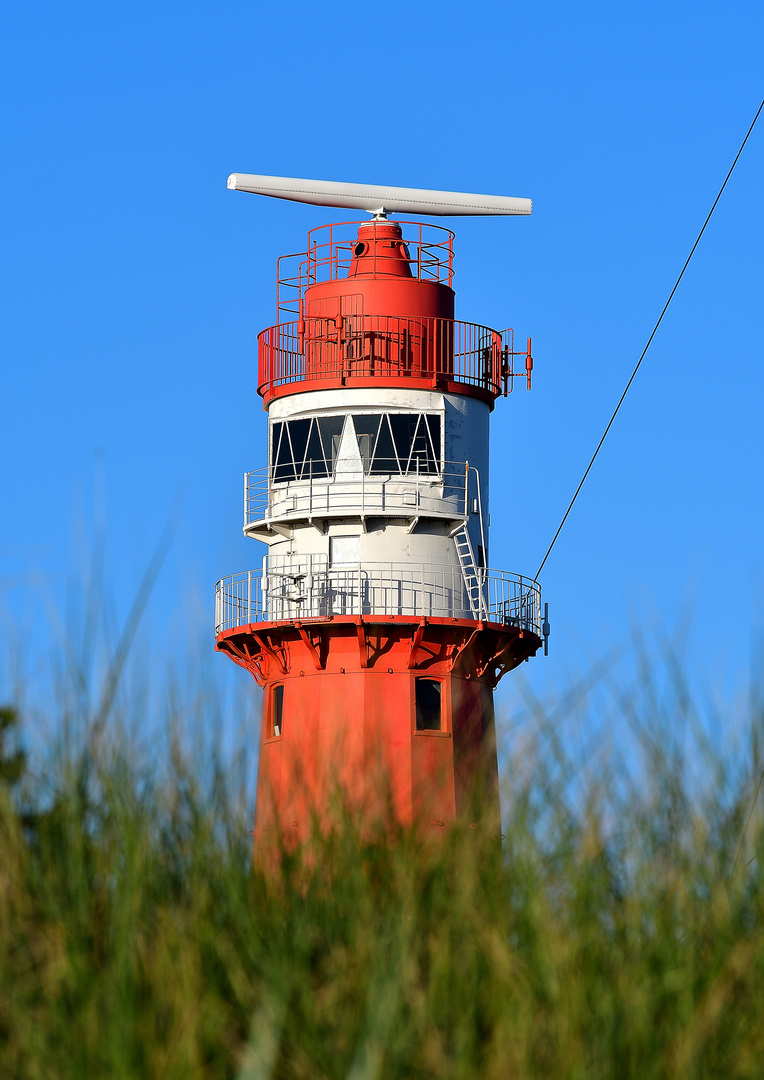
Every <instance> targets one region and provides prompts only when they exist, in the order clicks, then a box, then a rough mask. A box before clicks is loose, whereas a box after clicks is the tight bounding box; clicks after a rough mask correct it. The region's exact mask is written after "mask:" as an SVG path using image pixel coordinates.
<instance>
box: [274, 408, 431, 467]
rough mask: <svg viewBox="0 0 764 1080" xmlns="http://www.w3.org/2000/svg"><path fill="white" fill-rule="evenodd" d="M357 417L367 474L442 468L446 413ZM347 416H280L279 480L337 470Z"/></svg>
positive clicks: (276, 438) (276, 429) (276, 428)
mask: <svg viewBox="0 0 764 1080" xmlns="http://www.w3.org/2000/svg"><path fill="white" fill-rule="evenodd" d="M351 419H352V423H353V428H354V430H355V437H356V441H357V444H358V452H359V455H360V458H361V462H362V464H363V471H364V472H365V473H366V474H367V475H371V476H382V475H390V474H392V475H396V474H397V475H406V474H409V473H417V474H419V475H420V476H421V475H424V476H434V475H438V474H439V473H440V454H441V417H440V414H438V413H354V414H353V415H352V417H351ZM345 420H346V417H344V416H320V417H311V418H300V419H296V420H274V421H273V423H272V424H271V468H272V470H273V474H272V477H273V481H274V483H286V482H289V481H291V480H308V479H310V478H313V479H320V478H325V477H328V476H333V475H334V471H335V466H336V464H337V455H338V454H339V448H340V443H341V442H342V432H343V429H344V425H345Z"/></svg>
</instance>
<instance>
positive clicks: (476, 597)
mask: <svg viewBox="0 0 764 1080" xmlns="http://www.w3.org/2000/svg"><path fill="white" fill-rule="evenodd" d="M451 535H452V536H453V538H454V543H455V545H456V554H457V556H458V558H459V565H460V566H461V568H462V578H463V579H464V589H465V591H466V593H467V599H468V601H469V605H470V611H471V613H472V616H473V618H475V619H487V618H488V606H487V605H486V602H485V595H484V593H483V575H482V574H481V572H480V571H479V570H478V568H477V567H476V566H475V555H474V553H473V551H472V543H471V541H470V534H469V532H468V531H467V522H466V521H463V522H462V523H461V524H460V525H459V526H458V527H457V528H456V529H454V531H453V532H452V533H451Z"/></svg>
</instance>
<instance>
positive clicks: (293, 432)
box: [271, 416, 345, 483]
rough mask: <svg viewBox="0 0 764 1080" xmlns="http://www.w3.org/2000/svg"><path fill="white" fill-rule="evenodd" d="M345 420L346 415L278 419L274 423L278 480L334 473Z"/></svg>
mask: <svg viewBox="0 0 764 1080" xmlns="http://www.w3.org/2000/svg"><path fill="white" fill-rule="evenodd" d="M344 423H345V417H344V416H325V417H320V418H318V417H313V418H311V419H300V420H276V421H274V422H273V424H271V467H272V469H273V480H274V482H275V483H285V482H287V481H289V480H307V479H309V478H310V477H313V478H314V479H316V478H320V477H326V476H331V475H332V473H333V472H334V465H335V462H336V460H337V452H338V450H339V444H340V441H341V439H342V428H343V425H344Z"/></svg>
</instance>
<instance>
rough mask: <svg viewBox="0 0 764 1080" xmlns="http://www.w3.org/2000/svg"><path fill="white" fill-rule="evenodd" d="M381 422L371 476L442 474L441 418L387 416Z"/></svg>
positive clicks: (404, 414)
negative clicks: (387, 474) (384, 474)
mask: <svg viewBox="0 0 764 1080" xmlns="http://www.w3.org/2000/svg"><path fill="white" fill-rule="evenodd" d="M380 420H381V423H380V424H379V430H378V433H377V439H376V443H375V446H374V453H373V456H372V461H371V465H370V468H369V469H368V472H370V473H371V474H372V475H376V476H379V475H380V474H382V473H411V472H414V473H416V472H418V473H420V474H425V475H434V474H437V473H439V472H440V416H437V415H430V414H427V413H385V414H384V415H383V416H382V417H380ZM356 429H357V425H356ZM362 456H363V455H362Z"/></svg>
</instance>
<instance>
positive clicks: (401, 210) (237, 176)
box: [228, 173, 531, 217]
mask: <svg viewBox="0 0 764 1080" xmlns="http://www.w3.org/2000/svg"><path fill="white" fill-rule="evenodd" d="M228 187H229V188H230V189H231V191H250V192H252V193H253V194H254V195H270V196H271V197H272V198H274V199H290V200H291V201H292V202H304V203H311V204H312V205H313V206H339V207H342V208H344V209H348V210H366V211H368V212H369V213H372V214H374V215H375V216H376V217H384V216H385V215H386V214H427V215H433V216H437V217H446V216H447V217H462V216H467V215H469V216H479V215H482V216H489V215H490V216H494V215H506V214H520V215H527V214H530V212H531V200H530V199H514V198H510V197H509V196H507V195H472V194H469V193H468V192H464V191H428V190H427V189H426V188H404V187H381V186H380V185H378V184H345V183H339V182H337V181H334V180H299V179H296V178H295V177H291V176H256V175H254V174H251V173H231V175H230V176H229V177H228Z"/></svg>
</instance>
